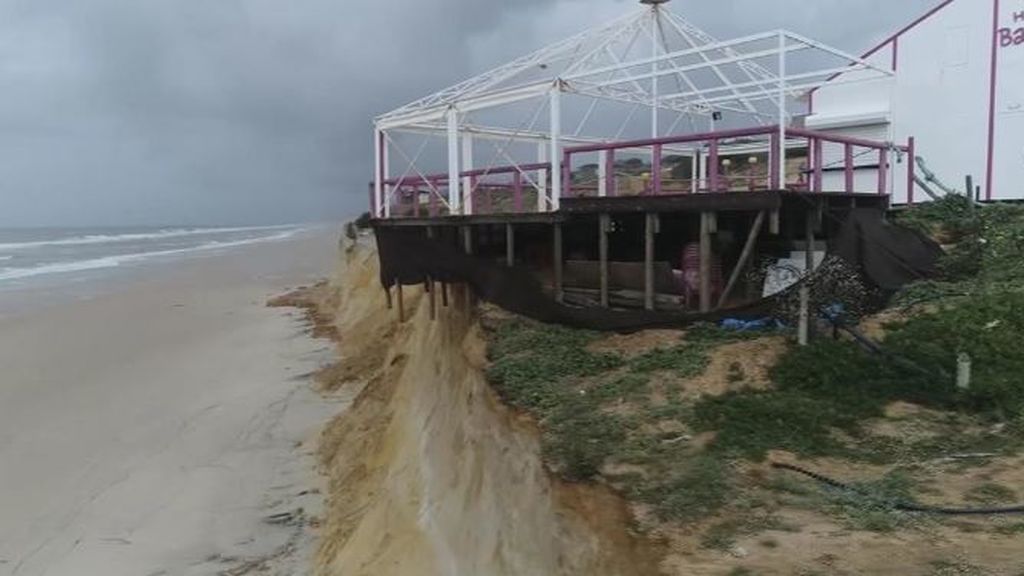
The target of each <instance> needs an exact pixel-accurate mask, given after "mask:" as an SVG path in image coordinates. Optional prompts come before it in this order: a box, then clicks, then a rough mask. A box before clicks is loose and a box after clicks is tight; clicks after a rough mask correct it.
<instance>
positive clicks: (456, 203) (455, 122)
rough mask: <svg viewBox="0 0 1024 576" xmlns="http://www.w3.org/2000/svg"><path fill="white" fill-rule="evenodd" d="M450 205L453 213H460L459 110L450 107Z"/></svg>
mask: <svg viewBox="0 0 1024 576" xmlns="http://www.w3.org/2000/svg"><path fill="white" fill-rule="evenodd" d="M448 205H449V206H451V212H452V214H457V213H459V210H460V206H461V205H462V197H461V195H460V194H459V112H458V110H456V109H455V107H454V106H452V107H451V108H449V109H448Z"/></svg>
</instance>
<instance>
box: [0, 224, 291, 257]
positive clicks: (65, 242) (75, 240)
mask: <svg viewBox="0 0 1024 576" xmlns="http://www.w3.org/2000/svg"><path fill="white" fill-rule="evenodd" d="M293 227H294V226H288V225H284V226H245V227H233V228H168V229H166V230H159V231H156V232H135V233H125V234H89V235H85V236H72V237H69V238H55V239H53V240H33V241H30V242H9V243H0V252H13V251H17V250H27V249H31V248H42V247H47V246H81V245H88V244H114V243H117V242H135V241H139V240H163V239H167V238H178V237H182V236H201V235H216V234H230V233H233V232H260V231H264V230H281V229H284V228H293ZM2 259H10V258H9V257H8V258H0V260H2Z"/></svg>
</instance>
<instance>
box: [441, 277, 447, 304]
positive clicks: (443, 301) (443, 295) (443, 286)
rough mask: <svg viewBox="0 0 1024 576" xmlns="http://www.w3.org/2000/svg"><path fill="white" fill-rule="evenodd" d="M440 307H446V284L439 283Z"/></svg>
mask: <svg viewBox="0 0 1024 576" xmlns="http://www.w3.org/2000/svg"><path fill="white" fill-rule="evenodd" d="M441 306H444V307H445V308H447V307H448V283H447V282H441Z"/></svg>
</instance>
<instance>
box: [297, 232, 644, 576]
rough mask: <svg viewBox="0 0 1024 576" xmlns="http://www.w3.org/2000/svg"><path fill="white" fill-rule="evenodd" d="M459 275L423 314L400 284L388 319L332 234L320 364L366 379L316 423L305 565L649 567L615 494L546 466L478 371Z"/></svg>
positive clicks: (363, 249) (369, 255)
mask: <svg viewBox="0 0 1024 576" xmlns="http://www.w3.org/2000/svg"><path fill="white" fill-rule="evenodd" d="M460 288H461V287H453V288H452V296H453V298H452V302H451V306H450V307H449V308H441V307H440V304H439V305H438V308H439V310H438V319H437V320H434V321H431V320H430V318H429V311H428V307H427V306H426V305H421V303H425V300H424V298H423V294H422V292H423V291H422V289H419V288H406V290H405V292H406V295H405V298H406V309H407V314H408V320H407V321H406V322H405V323H403V324H399V323H398V321H397V313H396V312H395V311H388V310H387V306H386V301H385V296H384V293H383V290H382V289H381V288H380V285H379V283H378V280H377V260H376V254H375V253H374V250H373V247H372V244H371V243H370V242H369V241H368V240H367V239H363V240H361V243H359V244H350V245H348V246H346V247H344V248H343V254H342V260H341V262H340V264H339V270H338V273H337V276H336V278H335V280H334V281H333V282H332V283H331V284H330V286H329V287H327V288H325V289H324V291H323V292H322V293H321V294H320V295H319V305H320V306H319V309H320V312H321V314H322V315H323V317H324V318H326V317H327V315H333V323H334V326H335V328H336V330H337V334H338V336H339V340H340V349H341V353H342V359H343V360H342V363H341V365H340V366H339V367H338V368H337V369H335V370H333V371H329V372H328V373H327V375H328V378H329V379H331V383H333V384H338V383H339V382H340V381H343V380H352V381H362V382H364V383H365V388H364V389H363V391H362V392H361V393H360V395H359V398H358V400H357V401H356V402H355V404H354V406H353V408H352V409H351V410H350V411H348V412H346V413H345V414H342V415H341V416H339V417H338V418H337V419H336V420H335V421H334V422H333V423H332V424H331V425H330V426H329V427H328V429H327V430H325V432H324V435H323V439H322V445H321V448H320V451H321V458H322V463H323V465H324V467H325V469H326V472H327V473H328V474H329V476H330V493H329V496H328V512H327V517H326V518H325V521H324V539H323V543H322V546H321V549H320V551H319V555H318V563H317V573H318V574H320V575H324V576H327V575H340V574H344V575H345V576H358V575H373V576H391V575H395V576H404V575H413V574H415V575H434V574H436V575H444V576H454V575H471V576H484V575H563V574H564V575H570V574H571V575H578V574H591V575H606V574H607V575H620V574H622V575H631V574H637V575H639V574H644V575H650V574H655V573H657V569H656V568H655V566H656V565H657V559H656V558H653V557H652V556H654V555H652V554H650V553H649V552H650V551H649V549H646V548H645V547H644V546H642V545H641V544H640V543H639V541H638V540H636V539H635V538H633V537H632V536H631V535H630V534H629V533H628V532H627V530H626V528H625V526H628V525H629V522H628V514H627V512H626V510H625V507H624V506H623V505H622V503H621V502H620V501H619V500H618V499H617V498H615V497H613V496H612V495H610V494H609V493H607V492H606V491H604V490H601V489H598V488H586V487H576V486H566V485H563V484H561V483H558V482H555V481H553V480H552V479H550V478H549V476H548V474H547V472H546V470H545V469H544V466H543V464H542V463H541V459H540V456H539V452H540V447H539V441H538V438H537V434H536V432H535V431H534V430H533V428H532V426H531V425H530V424H529V423H528V422H525V421H523V420H522V419H521V418H519V417H517V416H516V415H514V414H512V413H510V412H509V411H508V410H506V409H505V408H504V407H503V406H501V405H500V403H499V402H498V401H497V400H496V397H495V396H494V394H493V393H492V391H491V389H490V388H489V386H488V385H487V383H486V382H485V380H484V377H483V368H484V367H485V365H486V350H485V343H484V339H483V338H482V334H481V330H480V327H479V326H478V325H477V324H476V322H475V321H474V319H473V317H472V314H471V313H470V312H468V307H467V306H465V303H464V302H463V301H462V291H461V289H460Z"/></svg>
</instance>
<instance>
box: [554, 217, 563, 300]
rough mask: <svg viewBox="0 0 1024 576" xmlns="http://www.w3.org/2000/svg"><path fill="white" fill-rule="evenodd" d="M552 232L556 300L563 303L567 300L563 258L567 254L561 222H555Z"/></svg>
mask: <svg viewBox="0 0 1024 576" xmlns="http://www.w3.org/2000/svg"><path fill="white" fill-rule="evenodd" d="M552 233H553V235H554V239H553V242H552V246H553V250H554V254H553V257H554V269H555V270H554V272H555V301H556V302H559V303H561V302H563V301H564V300H565V290H564V289H563V286H562V273H563V265H564V260H563V259H564V258H565V254H564V252H563V250H562V225H561V224H560V223H555V224H554V227H553V228H552Z"/></svg>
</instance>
